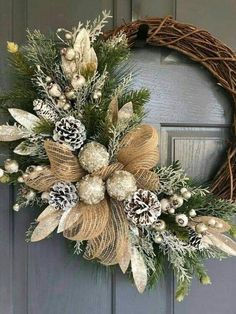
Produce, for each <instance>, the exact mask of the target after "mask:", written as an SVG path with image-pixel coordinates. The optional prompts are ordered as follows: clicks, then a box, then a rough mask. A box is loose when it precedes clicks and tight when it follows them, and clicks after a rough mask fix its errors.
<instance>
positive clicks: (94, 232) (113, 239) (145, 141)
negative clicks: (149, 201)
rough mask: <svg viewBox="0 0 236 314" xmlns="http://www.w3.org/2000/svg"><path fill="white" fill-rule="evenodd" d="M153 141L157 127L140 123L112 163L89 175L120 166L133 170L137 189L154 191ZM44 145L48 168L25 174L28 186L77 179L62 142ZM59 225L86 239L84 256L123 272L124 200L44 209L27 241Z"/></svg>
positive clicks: (126, 235)
mask: <svg viewBox="0 0 236 314" xmlns="http://www.w3.org/2000/svg"><path fill="white" fill-rule="evenodd" d="M157 144H158V136H157V132H156V130H155V129H154V128H153V127H151V126H149V125H141V126H139V127H138V128H136V129H134V130H133V131H131V132H129V133H128V134H127V135H126V136H125V137H124V138H123V140H122V141H121V143H120V149H119V151H118V153H117V162H116V163H113V164H110V165H109V166H107V167H104V168H102V169H100V170H99V171H96V172H94V173H93V174H92V175H98V176H100V177H102V179H103V180H107V178H108V177H109V176H110V175H111V174H112V173H113V172H114V171H116V170H121V169H123V170H126V171H128V172H130V173H132V174H133V175H134V177H135V179H136V182H137V186H138V188H143V189H148V190H152V191H155V190H157V188H158V186H159V178H158V176H157V174H156V173H155V172H152V171H151V169H152V168H153V167H155V166H156V164H157V162H158V159H159V154H158V149H157ZM44 146H45V150H46V152H47V155H48V158H49V161H50V168H49V167H47V168H45V169H43V170H42V171H33V172H32V173H31V174H29V175H28V177H27V178H26V179H25V183H26V184H27V185H28V186H30V187H31V188H33V189H35V190H38V191H40V192H42V191H48V190H49V189H50V187H51V186H52V185H53V184H54V183H55V182H57V181H61V180H63V181H67V182H77V181H79V180H80V179H81V178H82V177H83V176H84V175H85V174H86V173H85V171H84V170H83V169H82V167H81V166H80V164H79V162H78V158H77V157H76V156H75V155H74V154H73V153H72V152H71V151H70V149H69V148H68V147H67V146H66V145H64V144H60V143H55V142H53V141H51V140H48V141H46V142H45V144H44ZM59 224H60V227H59V229H60V231H63V235H64V236H65V237H66V238H68V239H70V240H74V241H84V240H85V241H87V246H86V249H85V252H84V257H85V258H87V259H94V258H97V259H98V260H99V261H100V262H101V263H103V264H105V265H112V264H117V263H119V264H120V266H121V268H122V270H123V271H125V270H126V269H127V267H128V264H129V261H130V250H129V249H128V247H129V233H128V222H127V219H126V216H125V213H124V210H123V203H121V202H118V201H115V200H113V199H110V198H109V196H106V198H105V199H104V200H103V201H101V202H100V203H99V204H96V205H86V204H84V203H83V202H79V203H78V204H77V205H76V206H75V207H74V208H72V209H71V210H69V212H66V213H65V212H63V211H58V210H53V209H52V208H50V207H49V208H46V209H45V211H44V212H43V213H42V214H41V215H40V216H39V217H38V225H37V227H36V229H35V230H34V233H33V235H32V241H38V240H41V239H43V238H45V237H47V236H48V235H49V234H50V233H51V232H52V231H53V230H54V229H55V228H56V227H57V226H58V225H59Z"/></svg>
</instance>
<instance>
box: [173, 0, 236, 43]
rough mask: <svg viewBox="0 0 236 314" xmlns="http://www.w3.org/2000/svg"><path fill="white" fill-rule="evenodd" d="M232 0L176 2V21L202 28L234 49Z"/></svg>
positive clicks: (233, 3)
mask: <svg viewBox="0 0 236 314" xmlns="http://www.w3.org/2000/svg"><path fill="white" fill-rule="evenodd" d="M235 15H236V5H235V1H234V0H224V1H222V0H207V1H205V0H197V1H194V0H193V1H186V0H176V15H175V17H176V19H178V20H179V21H183V22H185V23H191V24H193V25H196V26H199V27H202V28H204V29H206V30H207V31H209V32H210V33H212V34H214V35H215V36H217V37H218V38H219V39H221V40H222V41H223V42H224V43H226V44H228V45H229V46H230V47H232V48H236V39H235V34H234V31H233V30H234V29H235V27H236V20H235Z"/></svg>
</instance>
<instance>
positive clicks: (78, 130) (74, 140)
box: [53, 116, 86, 150]
mask: <svg viewBox="0 0 236 314" xmlns="http://www.w3.org/2000/svg"><path fill="white" fill-rule="evenodd" d="M53 139H54V140H55V141H57V142H60V143H66V144H68V145H69V147H70V148H71V150H76V149H79V148H80V147H81V146H82V145H83V143H84V141H85V139H86V132H85V126H84V125H83V124H82V123H81V121H80V120H78V119H75V118H74V117H72V116H69V117H66V118H62V119H61V120H60V121H58V122H56V124H55V129H54V134H53Z"/></svg>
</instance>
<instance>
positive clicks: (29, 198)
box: [25, 190, 36, 201]
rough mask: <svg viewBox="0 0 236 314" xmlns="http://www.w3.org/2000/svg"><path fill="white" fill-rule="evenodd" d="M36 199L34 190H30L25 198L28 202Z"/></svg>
mask: <svg viewBox="0 0 236 314" xmlns="http://www.w3.org/2000/svg"><path fill="white" fill-rule="evenodd" d="M35 197H36V193H35V191H33V190H30V191H29V192H28V193H27V194H26V196H25V198H26V199H27V200H28V201H32V200H34V199H35Z"/></svg>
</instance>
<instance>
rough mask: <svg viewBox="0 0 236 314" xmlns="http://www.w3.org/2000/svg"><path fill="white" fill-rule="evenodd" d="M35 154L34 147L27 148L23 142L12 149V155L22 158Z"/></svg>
mask: <svg viewBox="0 0 236 314" xmlns="http://www.w3.org/2000/svg"><path fill="white" fill-rule="evenodd" d="M35 152H36V148H35V146H27V145H26V144H25V142H24V141H23V142H21V143H20V144H19V145H17V146H16V148H15V149H14V153H15V154H18V155H22V156H28V155H34V154H35Z"/></svg>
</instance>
